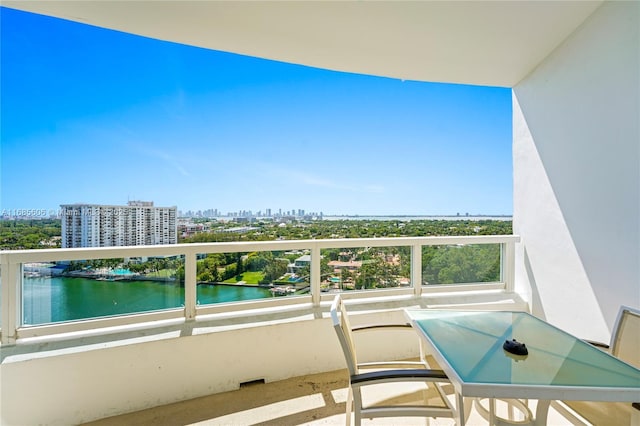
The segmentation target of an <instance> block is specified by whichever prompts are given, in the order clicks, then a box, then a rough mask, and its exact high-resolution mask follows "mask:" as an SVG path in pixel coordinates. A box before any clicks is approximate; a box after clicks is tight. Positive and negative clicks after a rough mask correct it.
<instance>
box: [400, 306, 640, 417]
mask: <svg viewBox="0 0 640 426" xmlns="http://www.w3.org/2000/svg"><path fill="white" fill-rule="evenodd" d="M405 314H406V316H407V318H408V319H409V321H410V322H411V324H412V326H413V327H414V328H415V329H416V330H417V331H418V334H419V335H420V336H421V337H422V340H423V342H424V343H425V344H426V346H427V349H428V351H429V352H430V353H431V354H432V355H433V357H434V358H435V359H436V361H437V362H438V363H439V364H440V366H441V368H442V369H443V370H444V371H445V372H446V373H447V375H448V376H449V378H450V379H451V382H452V384H453V386H454V389H455V391H456V394H457V396H458V398H459V401H458V402H459V403H460V404H461V403H462V397H484V398H529V399H538V400H543V401H546V402H542V403H539V404H538V405H539V407H538V409H537V410H536V411H537V415H536V418H538V420H539V421H540V422H543V423H542V424H544V422H546V410H547V409H548V405H549V404H548V401H549V400H555V399H560V400H580V401H620V402H624V401H628V402H634V401H640V370H638V369H637V368H635V367H633V366H631V365H629V364H626V363H625V362H622V361H621V360H619V359H617V358H615V357H613V356H611V355H609V354H607V353H605V352H603V351H601V350H600V349H597V348H596V347H594V346H591V345H589V344H588V343H586V342H584V341H583V340H580V339H578V338H576V337H574V336H572V335H571V334H569V333H566V332H564V331H562V330H560V329H558V328H556V327H554V326H552V325H551V324H549V323H547V322H545V321H542V320H541V319H539V318H536V317H534V316H533V315H530V314H528V313H526V312H504V311H449V310H447V311H440V310H431V309H407V310H405ZM511 339H516V340H517V341H519V342H522V343H524V344H525V345H526V347H527V349H528V355H526V356H518V355H512V354H510V353H508V352H506V351H505V350H504V349H503V344H504V342H505V340H511ZM458 411H460V412H461V411H462V410H458ZM459 422H460V423H462V424H464V420H463V419H460V420H459Z"/></svg>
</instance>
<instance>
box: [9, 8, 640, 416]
mask: <svg viewBox="0 0 640 426" xmlns="http://www.w3.org/2000/svg"><path fill="white" fill-rule="evenodd" d="M3 6H4V7H12V8H16V9H20V10H25V11H31V12H35V13H42V14H45V15H48V16H53V17H60V18H64V19H72V20H77V21H81V22H86V23H89V24H92V25H96V26H101V27H105V28H112V29H117V30H120V31H126V32H130V33H134V34H140V35H144V36H146V37H152V38H157V39H162V40H172V41H176V42H180V43H186V44H190V45H195V46H200V47H204V48H211V49H218V50H223V51H228V52H241V53H244V54H250V55H255V56H258V57H264V58H270V59H275V60H281V61H286V62H292V63H297V64H304V65H309V66H317V67H322V68H327V69H332V70H344V71H348V72H358V73H366V74H371V75H378V76H387V77H392V78H400V79H408V80H412V79H415V80H420V81H442V82H451V83H462V84H471V85H494V86H500V87H511V88H512V94H513V104H512V105H513V117H512V118H513V171H514V173H513V193H514V210H513V213H514V215H513V224H514V232H515V233H517V234H518V235H519V236H520V242H518V243H516V242H515V241H512V242H503V243H501V244H507V245H510V244H511V243H513V245H514V246H513V250H514V254H513V259H509V256H511V255H507V257H506V258H505V259H506V262H505V263H506V266H505V264H503V265H502V268H503V269H502V280H501V281H500V282H497V283H492V284H488V285H487V284H482V285H478V286H475V285H470V286H459V287H456V286H452V287H449V288H448V290H451V291H443V290H442V289H438V288H435V287H428V286H423V285H421V280H420V279H419V277H418V276H417V274H418V272H416V271H420V270H421V268H419V267H417V265H418V262H419V260H418V258H419V256H415V257H416V259H413V258H412V265H413V269H412V271H414V273H415V274H416V275H413V273H412V276H411V277H410V278H411V286H410V287H408V288H398V289H389V290H385V291H384V292H383V293H381V292H378V291H371V292H365V293H363V294H359V293H355V292H354V293H352V294H350V296H351V297H350V298H349V300H348V307H349V309H350V310H352V311H353V312H354V314H355V317H356V318H358V319H359V320H361V321H368V320H369V319H371V318H373V319H376V320H388V319H393V318H397V317H398V315H400V310H401V309H402V308H404V307H407V306H423V307H452V306H464V307H465V308H483V309H484V308H486V309H521V310H529V311H531V312H532V313H534V314H535V315H537V316H539V317H541V318H544V319H546V320H547V321H549V322H551V323H553V324H555V325H558V326H559V327H560V328H563V329H565V330H567V331H569V332H571V333H573V334H575V335H578V336H581V337H585V338H589V339H593V340H600V341H607V340H608V338H609V335H610V331H611V328H612V326H613V322H614V319H615V313H616V312H617V310H618V307H619V306H620V305H621V304H630V305H632V306H636V307H637V306H640V299H639V297H638V295H639V285H638V283H640V270H639V269H638V259H639V258H640V227H639V223H638V217H640V179H638V176H640V162H639V161H638V140H640V134H639V127H638V116H640V101H639V99H640V91H639V90H637V88H638V87H639V81H638V75H640V70H639V64H640V61H639V53H638V52H640V49H638V40H639V39H640V38H639V37H638V28H640V24H639V23H640V8H639V5H638V3H637V2H600V1H594V2H513V3H509V4H503V3H495V2H484V1H478V2H468V3H460V2H449V3H443V2H413V3H411V4H409V5H407V4H406V3H403V2H358V3H353V4H345V3H342V2H300V3H297V4H294V3H290V2H281V3H277V4H276V3H273V4H267V3H262V2H239V3H237V4H234V5H230V4H229V3H228V2H193V3H192V4H189V8H187V7H184V6H181V5H179V4H178V3H176V2H154V3H153V4H152V3H149V2H137V3H136V4H133V3H129V2H94V3H91V4H87V3H84V2H56V1H51V2H21V1H5V2H3ZM336 17H339V18H340V19H336ZM390 17H392V18H393V19H390ZM328 23H331V25H328ZM328 28H329V30H327V29H328ZM434 41H437V42H435V43H434ZM412 172H415V173H419V172H420V171H418V170H416V171H413V170H412ZM7 181H8V180H7ZM412 195H413V194H412ZM420 195H421V194H415V196H420ZM380 243H381V244H386V243H387V242H383V241H381V242H380ZM404 243H405V242H404V241H403V242H398V241H393V242H388V244H394V245H396V244H397V245H399V244H404ZM406 243H407V244H408V245H409V246H411V247H413V244H414V243H416V244H418V242H414V241H406ZM461 243H465V241H461ZM273 244H275V243H273ZM309 244H311V245H309V246H308V248H311V249H315V250H316V251H317V250H321V249H322V247H320V246H319V245H316V246H315V247H314V244H324V243H316V242H311V243H309ZM327 244H333V243H327ZM420 244H421V243H420ZM216 247H218V246H211V247H197V248H195V247H194V248H193V249H192V248H185V247H180V246H168V247H150V248H143V249H141V248H131V249H117V250H115V249H104V250H102V251H101V249H96V251H86V250H85V251H73V250H68V251H65V250H60V251H55V252H49V253H46V252H39V253H33V252H22V253H2V254H0V257H1V266H2V270H1V274H2V298H1V299H2V301H1V303H2V312H1V315H2V321H1V327H2V346H1V357H2V360H1V361H2V364H1V366H0V368H1V370H0V375H1V383H2V389H1V391H2V395H1V397H2V400H1V404H2V406H1V407H0V408H1V415H2V423H3V424H8V425H14V424H20V425H24V424H77V423H83V422H88V421H92V420H96V419H99V418H105V417H110V416H115V415H120V414H123V413H129V412H134V411H140V410H145V409H150V408H153V407H158V406H167V408H158V411H155V413H161V412H162V410H168V411H169V412H170V411H171V410H174V408H172V407H174V406H171V405H168V404H173V403H177V402H180V401H187V400H192V399H194V398H200V397H205V398H207V396H208V395H213V396H211V397H210V398H217V397H221V398H222V397H223V396H222V395H220V394H224V393H225V392H234V390H235V389H238V388H239V387H240V384H242V383H251V382H255V381H260V380H264V381H265V382H266V384H265V385H257V386H258V387H259V386H270V385H271V384H274V385H275V384H277V383H280V384H282V381H283V380H284V381H286V380H294V381H296V380H297V381H298V383H300V381H301V380H304V379H295V378H301V377H308V376H310V375H314V374H325V373H327V372H331V371H336V370H339V369H340V368H342V366H343V364H342V359H341V355H340V353H339V349H338V346H337V343H336V342H335V336H334V335H333V334H332V330H331V329H330V327H329V324H328V320H327V318H326V311H327V303H328V302H327V299H328V298H329V297H330V296H329V295H323V294H322V292H321V291H318V290H319V289H320V282H319V280H320V276H319V274H318V270H319V268H318V264H317V263H316V264H315V265H316V266H313V265H312V266H311V268H312V271H311V275H312V282H311V283H310V286H311V293H310V294H309V295H302V296H295V297H293V296H292V297H286V298H281V299H278V301H277V302H272V301H249V302H242V303H237V304H224V303H223V304H217V305H207V306H199V305H198V304H197V296H196V295H197V288H196V285H195V276H196V274H195V273H196V254H197V253H196V252H205V253H206V252H208V251H209V252H211V251H212V250H213V251H215V250H218V249H220V250H227V249H229V247H224V248H223V247H222V246H220V247H218V248H216ZM284 247H295V243H293V242H286V243H283V245H281V246H276V245H273V246H269V245H267V246H264V247H262V248H264V249H265V250H279V249H281V248H284ZM250 249H252V248H251V247H249V246H238V247H235V248H233V250H236V251H238V252H243V251H246V250H250ZM180 254H183V255H185V256H186V257H185V268H186V271H187V274H186V281H187V285H186V286H185V299H184V301H185V306H184V307H183V308H178V309H173V310H165V311H161V312H146V313H136V314H132V315H126V316H120V317H107V318H92V319H86V320H83V321H74V322H61V323H50V324H49V323H48V324H39V325H37V326H29V327H26V326H24V324H22V323H21V321H22V316H21V310H22V295H21V294H20V293H21V286H20V279H21V273H20V268H21V265H22V264H23V263H26V262H36V261H39V260H40V261H41V260H44V261H49V260H56V259H59V260H69V259H86V258H105V257H112V256H118V257H120V256H131V257H141V256H154V255H180ZM312 255H313V253H312ZM316 255H317V253H316ZM316 259H317V257H316ZM505 268H506V269H505ZM510 275H512V276H510ZM418 283H420V284H418ZM360 343H361V344H362V346H363V348H364V349H363V352H364V355H365V356H366V354H367V352H369V353H370V354H371V353H372V352H373V351H375V352H376V355H377V356H380V357H391V356H403V357H412V356H415V355H416V349H415V340H414V339H407V340H406V341H401V342H399V343H398V345H394V346H393V347H384V348H382V349H380V348H379V345H376V343H377V342H373V341H363V342H360ZM318 380H319V381H320V382H322V379H318ZM248 389H249V388H248V387H247V390H248ZM243 390H244V388H243ZM305 392H306V391H304V392H303V393H304V394H305V395H306V393H305ZM314 392H315V391H309V392H308V393H309V394H310V396H313V395H315V393H314ZM216 395H218V396H216ZM284 395H288V394H286V393H285V394H284ZM305 395H303V396H305ZM292 396H293V398H298V397H299V396H300V395H299V394H295V395H292ZM234 400H236V402H239V401H237V398H234ZM324 400H325V401H328V398H325V399H324ZM197 401H204V404H206V403H207V401H217V400H215V399H212V400H196V401H195V402H192V403H187V405H183V406H182V407H186V408H184V409H180V408H175V410H177V411H180V410H183V411H184V410H189V411H190V412H193V413H194V414H193V416H192V417H188V418H187V420H186V421H185V422H192V423H195V422H199V421H203V422H204V421H206V420H212V422H214V423H215V420H214V419H216V418H220V416H226V415H230V414H231V413H232V412H233V413H245V414H249V415H250V413H252V411H249V410H252V409H254V408H256V407H254V406H251V405H250V404H248V402H249V401H245V400H242V402H244V403H247V405H244V406H229V408H230V410H229V412H224V413H219V412H207V411H206V410H205V411H204V412H202V411H200V412H198V411H196V408H194V407H195V405H197V404H198V402H197ZM277 402H278V401H266V403H267V404H273V403H277ZM336 402H338V401H336ZM318 405H320V404H319V403H318ZM263 407H264V406H263ZM279 407H281V405H276V406H275V408H276V409H278V408H279ZM271 408H274V406H272V405H267V406H266V409H267V410H269V409H271ZM317 409H318V410H320V407H318V408H317ZM311 411H313V410H311ZM196 413H203V414H196ZM141 415H142V416H145V415H149V416H151V417H141V419H145V418H153V416H154V414H153V412H152V413H151V414H149V413H146V414H145V413H142V414H141ZM290 415H293V414H292V413H291V411H290V410H289V411H287V409H283V411H282V412H280V414H278V413H277V412H276V414H275V415H274V416H275V417H274V418H275V419H276V420H273V422H272V423H278V420H282V419H288V418H289V417H286V416H290ZM158 416H162V415H161V414H158ZM164 418H169V419H171V418H170V417H164ZM322 418H323V419H330V418H332V417H331V416H330V415H329V414H327V417H322ZM223 419H225V418H223ZM226 419H230V418H226ZM338 419H340V420H341V418H338ZM340 420H338V422H339V421H340ZM264 421H265V422H268V421H269V419H267V418H265V420H264ZM318 421H321V419H318ZM328 421H329V420H328ZM141 422H144V420H142V421H141ZM168 422H169V423H171V421H168ZM178 423H179V421H178Z"/></svg>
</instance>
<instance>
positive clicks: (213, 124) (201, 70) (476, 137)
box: [0, 8, 513, 215]
mask: <svg viewBox="0 0 640 426" xmlns="http://www.w3.org/2000/svg"><path fill="white" fill-rule="evenodd" d="M0 19H1V20H2V22H1V23H2V25H1V37H2V43H3V49H2V52H1V55H2V57H1V60H2V63H1V65H2V75H1V79H2V81H1V84H2V87H1V89H2V99H1V101H2V110H1V111H2V112H1V114H2V128H3V131H2V140H1V141H0V143H1V150H2V152H1V154H2V156H1V162H2V164H1V166H2V170H1V172H0V173H1V176H0V186H1V193H2V195H1V196H0V209H1V210H5V211H16V210H21V209H38V210H51V211H53V210H58V209H59V206H60V205H61V204H73V203H89V204H114V205H119V204H125V203H126V201H127V200H130V199H142V200H153V201H154V202H155V203H156V205H162V206H174V205H175V206H177V208H178V209H179V210H181V211H184V212H186V211H189V210H191V211H198V210H206V209H211V208H216V209H218V210H220V211H222V212H233V211H238V210H247V211H248V210H251V211H254V212H257V211H264V210H265V209H267V208H272V209H277V208H278V207H275V206H278V205H280V206H284V205H295V206H300V207H296V209H298V208H303V209H304V210H306V211H313V212H323V213H324V215H456V214H457V213H460V214H466V213H469V214H471V215H510V214H512V211H513V206H512V204H513V202H512V179H513V178H512V158H511V143H512V142H511V138H512V137H511V90H510V89H507V88H495V87H475V86H465V85H452V84H439V83H422V82H415V81H399V80H394V79H389V78H383V77H373V76H364V75H356V74H349V73H341V72H335V71H328V70H320V69H315V68H310V67H305V66H301V65H293V64H285V63H280V62H276V61H269V60H264V59H258V58H251V57H246V56H241V55H235V54H230V53H224V52H216V51H210V50H206V49H200V48H195V47H189V46H184V45H179V44H175V43H169V42H162V41H158V40H152V39H148V38H144V37H137V36H133V35H129V34H123V33H119V32H116V31H111V30H106V29H100V28H95V27H91V26H87V25H83V24H78V23H72V22H68V21H64V20H60V19H54V18H49V17H43V16H38V15H33V14H29V13H24V12H18V11H15V10H11V9H6V8H1V9H0ZM212 206H213V207H212ZM270 206H271V207H270Z"/></svg>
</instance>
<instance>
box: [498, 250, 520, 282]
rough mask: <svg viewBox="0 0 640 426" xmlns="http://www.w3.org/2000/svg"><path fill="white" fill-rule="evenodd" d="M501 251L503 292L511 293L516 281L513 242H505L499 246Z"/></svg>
mask: <svg viewBox="0 0 640 426" xmlns="http://www.w3.org/2000/svg"><path fill="white" fill-rule="evenodd" d="M500 246H501V251H502V281H503V282H504V287H505V290H506V291H508V292H512V291H514V289H515V280H516V271H515V264H516V244H515V242H506V243H502V244H501V245H500Z"/></svg>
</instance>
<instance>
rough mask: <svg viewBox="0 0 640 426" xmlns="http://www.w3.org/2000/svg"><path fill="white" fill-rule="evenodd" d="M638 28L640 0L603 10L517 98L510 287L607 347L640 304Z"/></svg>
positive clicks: (531, 78) (557, 52)
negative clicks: (627, 310)
mask: <svg viewBox="0 0 640 426" xmlns="http://www.w3.org/2000/svg"><path fill="white" fill-rule="evenodd" d="M639 28H640V3H639V2H607V3H605V4H603V5H602V6H601V7H600V8H599V9H598V10H596V12H594V14H593V15H592V16H591V17H590V18H589V19H588V20H587V21H585V23H584V24H583V25H582V26H581V27H580V28H579V29H578V30H577V31H576V32H575V33H573V34H572V35H571V36H570V37H569V38H568V39H567V40H565V42H564V43H563V44H562V45H560V46H559V47H558V48H557V49H556V50H555V51H554V52H553V53H552V54H551V55H550V56H549V57H547V58H546V59H545V61H544V62H543V63H541V64H540V65H539V66H538V67H537V68H536V69H535V70H534V71H533V72H532V73H531V74H530V75H529V76H528V77H526V78H525V79H524V80H523V81H522V82H520V83H519V84H518V85H517V86H516V87H514V90H513V93H514V96H513V129H514V132H513V133H514V135H513V138H514V141H513V157H514V233H516V234H519V235H520V236H521V237H522V243H521V244H520V245H519V248H518V250H517V253H516V287H517V290H518V291H519V292H521V294H523V295H526V296H527V297H528V300H529V301H530V304H531V307H532V310H533V312H534V313H535V314H537V315H539V316H541V317H544V318H546V319H547V320H549V321H551V322H552V323H555V324H557V325H559V326H561V327H562V328H565V329H566V330H568V331H570V332H573V333H575V334H577V335H579V336H583V337H584V338H590V339H597V340H604V341H607V342H608V339H609V335H610V330H611V328H612V326H613V323H614V321H615V317H616V313H617V311H618V308H619V306H620V305H622V304H625V305H630V306H635V307H639V306H640V131H639V124H638V123H639V121H640V66H639V61H640V58H639V55H640V54H639V52H640V32H639Z"/></svg>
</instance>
